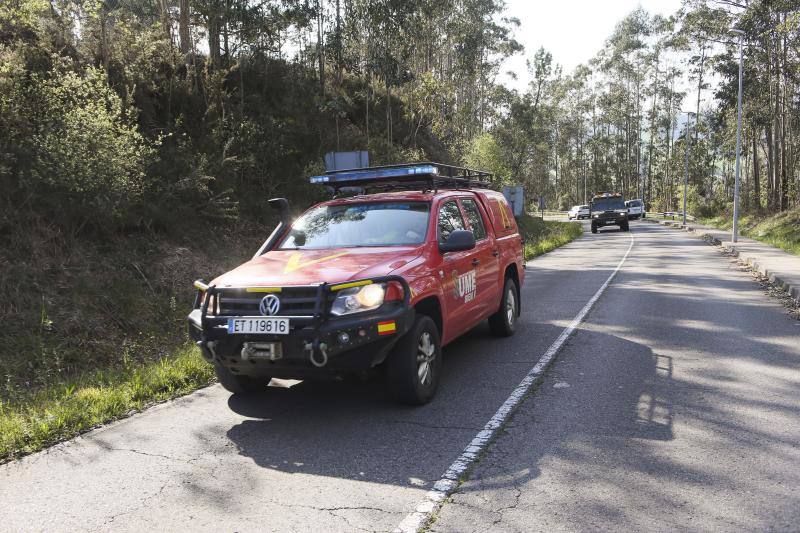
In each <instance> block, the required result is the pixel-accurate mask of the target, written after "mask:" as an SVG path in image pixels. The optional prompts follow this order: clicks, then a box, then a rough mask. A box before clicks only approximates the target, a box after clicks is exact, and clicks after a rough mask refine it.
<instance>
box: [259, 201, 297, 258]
mask: <svg viewBox="0 0 800 533" xmlns="http://www.w3.org/2000/svg"><path fill="white" fill-rule="evenodd" d="M267 203H268V204H269V206H270V207H271V208H272V209H275V210H277V211H278V213H279V214H280V217H281V218H280V222H278V225H277V226H276V227H275V229H274V230H273V231H272V233H271V234H270V236H269V237H267V240H266V241H264V244H262V245H261V248H259V249H258V251H257V252H256V254H255V255H254V256H253V259H255V258H256V257H259V256H261V255H263V254H264V253H265V252H267V251H269V250H270V249H271V248H272V247H273V246H274V245H275V243H277V242H278V239H280V237H281V235H283V233H284V231H286V230H287V229H288V228H289V226H290V224H291V222H292V217H291V213H290V212H289V200H287V199H286V198H272V199H271V200H269V201H268V202H267Z"/></svg>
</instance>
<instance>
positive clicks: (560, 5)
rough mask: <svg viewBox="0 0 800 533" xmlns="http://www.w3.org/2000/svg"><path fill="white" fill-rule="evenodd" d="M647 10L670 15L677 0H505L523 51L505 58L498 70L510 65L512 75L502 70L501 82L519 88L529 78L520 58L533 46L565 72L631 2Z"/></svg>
mask: <svg viewBox="0 0 800 533" xmlns="http://www.w3.org/2000/svg"><path fill="white" fill-rule="evenodd" d="M639 6H641V7H643V8H644V9H646V10H647V11H648V12H650V14H651V15H652V14H656V13H658V14H662V15H671V14H672V13H674V12H675V11H677V10H678V8H679V7H680V6H681V0H506V16H509V17H516V18H518V19H519V20H520V23H521V25H520V27H519V28H517V29H516V30H515V32H514V34H515V38H516V39H517V41H519V42H520V43H521V44H522V45H523V46H524V47H525V54H524V56H523V54H517V55H516V56H515V57H512V58H510V59H508V60H507V61H506V63H505V65H504V66H503V68H502V69H501V72H506V71H508V70H511V71H514V72H515V73H516V74H517V76H518V79H517V80H516V81H514V80H512V79H510V78H508V77H506V76H503V77H502V78H501V81H502V82H504V83H505V84H506V85H507V86H509V87H513V88H515V89H518V90H524V89H525V87H526V86H527V84H528V82H529V81H530V75H529V74H528V71H527V67H526V64H525V61H526V59H527V58H530V57H533V54H534V53H535V52H536V50H538V49H539V47H542V46H543V47H544V48H545V49H546V50H547V51H549V52H550V53H551V54H553V61H554V62H555V63H558V64H560V65H561V66H562V67H563V68H564V72H565V73H569V72H571V71H572V69H574V68H575V67H576V66H577V65H579V64H580V63H586V62H587V61H589V59H591V58H592V57H593V56H594V55H595V54H596V53H597V52H598V51H599V50H600V49H601V48H602V47H603V43H604V42H605V40H606V39H607V38H608V36H609V35H611V32H612V31H614V27H615V26H616V24H617V23H618V22H619V21H620V20H622V19H623V18H624V17H625V16H626V15H627V14H628V13H630V12H631V11H633V10H634V9H636V8H637V7H639Z"/></svg>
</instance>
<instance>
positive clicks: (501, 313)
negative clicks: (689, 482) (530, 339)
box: [489, 278, 519, 337]
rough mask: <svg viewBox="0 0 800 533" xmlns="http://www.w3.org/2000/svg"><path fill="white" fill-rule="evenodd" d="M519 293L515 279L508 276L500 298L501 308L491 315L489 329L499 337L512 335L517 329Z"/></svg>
mask: <svg viewBox="0 0 800 533" xmlns="http://www.w3.org/2000/svg"><path fill="white" fill-rule="evenodd" d="M518 295H519V293H518V292H517V284H516V283H515V282H514V280H513V279H511V278H507V279H506V282H505V285H504V286H503V297H502V298H500V309H498V310H497V312H496V313H495V314H493V315H492V316H490V317H489V329H491V330H492V333H494V334H495V335H497V336H498V337H510V336H511V335H513V334H514V331H515V330H516V329H517V317H518V316H519V304H518V302H517V297H518Z"/></svg>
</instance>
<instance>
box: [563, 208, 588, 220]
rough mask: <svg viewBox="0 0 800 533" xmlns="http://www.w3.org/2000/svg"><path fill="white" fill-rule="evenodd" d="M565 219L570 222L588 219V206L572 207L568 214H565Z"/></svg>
mask: <svg viewBox="0 0 800 533" xmlns="http://www.w3.org/2000/svg"><path fill="white" fill-rule="evenodd" d="M567 217H568V218H569V219H570V220H582V219H584V218H589V206H588V205H573V206H572V209H570V210H569V213H567Z"/></svg>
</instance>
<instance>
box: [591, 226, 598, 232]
mask: <svg viewBox="0 0 800 533" xmlns="http://www.w3.org/2000/svg"><path fill="white" fill-rule="evenodd" d="M592 233H597V224H592Z"/></svg>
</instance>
